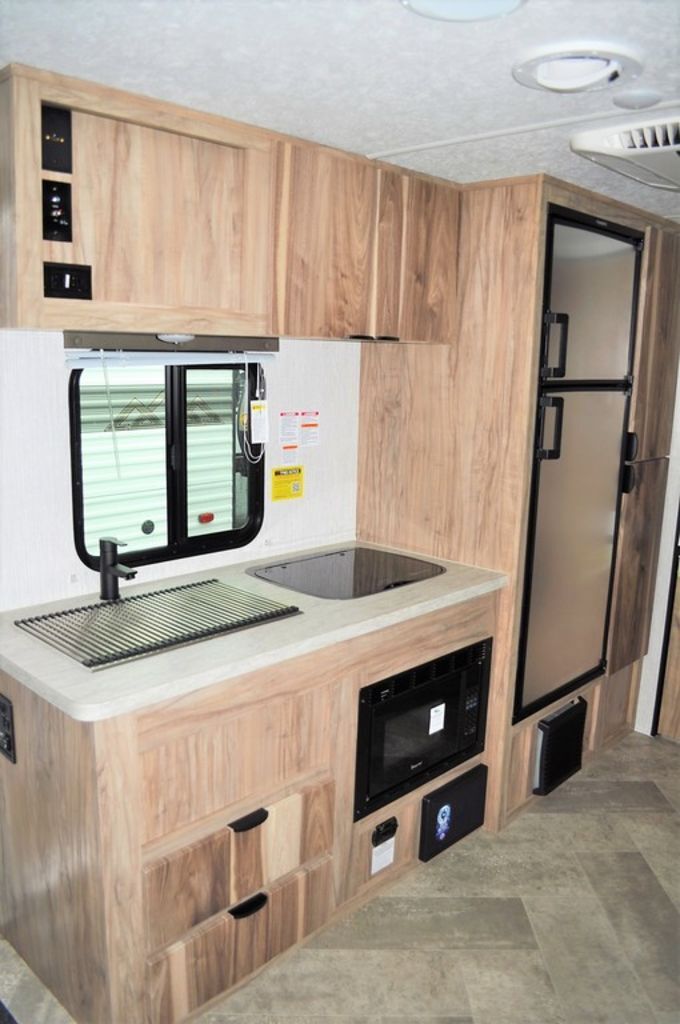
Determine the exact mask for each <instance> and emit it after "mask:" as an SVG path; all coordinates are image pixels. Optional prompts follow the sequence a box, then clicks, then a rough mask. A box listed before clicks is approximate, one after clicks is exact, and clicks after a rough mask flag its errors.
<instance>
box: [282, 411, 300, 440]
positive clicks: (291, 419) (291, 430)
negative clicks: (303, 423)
mask: <svg viewBox="0 0 680 1024" xmlns="http://www.w3.org/2000/svg"><path fill="white" fill-rule="evenodd" d="M279 444H280V445H281V447H282V448H289V447H291V446H294V447H295V448H297V447H298V445H299V444H300V413H299V412H280V413H279Z"/></svg>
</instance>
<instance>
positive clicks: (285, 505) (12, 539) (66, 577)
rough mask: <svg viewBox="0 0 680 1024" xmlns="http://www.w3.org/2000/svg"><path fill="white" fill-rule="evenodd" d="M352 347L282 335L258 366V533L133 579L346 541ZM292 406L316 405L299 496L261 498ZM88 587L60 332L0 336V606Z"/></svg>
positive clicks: (93, 586) (355, 368)
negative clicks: (76, 530) (315, 430)
mask: <svg viewBox="0 0 680 1024" xmlns="http://www.w3.org/2000/svg"><path fill="white" fill-rule="evenodd" d="M360 347H361V346H360V345H359V344H358V343H351V342H342V343H338V342H323V341H297V340H291V339H282V341H281V351H280V352H279V353H278V355H277V356H275V357H274V358H273V359H268V360H267V362H266V374H267V397H268V405H269V417H270V439H271V440H270V444H269V446H268V449H267V471H266V477H267V483H266V489H265V515H264V523H263V526H262V529H261V530H260V533H259V534H258V536H257V537H256V538H255V540H254V541H253V542H252V543H251V544H249V545H247V546H246V547H244V548H237V549H236V550H234V551H223V552H218V553H216V554H212V555H201V556H198V557H195V558H183V559H177V560H174V561H170V562H161V563H159V564H158V565H150V566H144V567H142V568H140V569H139V572H138V575H137V578H136V580H135V583H139V582H150V581H153V580H160V579H164V578H167V577H168V576H177V575H180V574H182V573H189V572H195V571H197V570H202V569H212V568H214V567H217V566H220V565H227V564H232V563H234V562H239V561H244V560H249V559H253V558H260V557H267V556H268V555H272V556H277V555H278V554H280V553H283V552H287V551H294V550H300V549H302V548H306V547H315V546H319V545H322V544H333V543H345V542H347V541H350V540H353V539H354V538H355V536H356V489H357V443H358V413H359V361H360ZM291 409H314V410H317V409H318V410H319V412H320V423H321V428H320V444H319V445H318V446H317V447H310V448H305V449H304V455H303V456H302V457H301V458H300V459H299V462H300V464H302V465H303V466H304V470H305V493H304V497H303V498H300V499H295V500H292V501H280V502H272V501H271V497H270V471H271V468H272V467H273V466H275V465H280V464H281V458H280V456H281V452H280V449H279V446H278V425H277V424H278V414H279V412H281V411H284V410H291ZM97 588H98V579H97V575H96V573H94V572H93V571H92V570H91V569H88V568H87V567H86V566H85V565H83V563H82V562H81V561H80V559H79V558H78V556H77V554H76V551H75V546H74V543H73V512H72V504H71V462H70V444H69V417H68V371H67V370H66V367H65V365H64V353H63V339H62V335H61V334H60V333H56V332H29V331H0V610H6V609H9V608H18V607H23V606H25V605H33V604H40V603H43V602H46V601H53V600H58V599H60V598H64V597H73V596H79V595H85V594H88V595H91V594H94V593H95V592H96V590H97ZM123 588H124V584H123Z"/></svg>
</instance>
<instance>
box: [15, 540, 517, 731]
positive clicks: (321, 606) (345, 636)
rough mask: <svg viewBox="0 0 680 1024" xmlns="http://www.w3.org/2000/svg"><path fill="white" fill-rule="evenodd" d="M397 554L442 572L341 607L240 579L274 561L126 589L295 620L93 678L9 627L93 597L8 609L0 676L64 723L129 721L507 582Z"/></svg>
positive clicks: (128, 593) (230, 635)
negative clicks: (201, 598) (226, 591)
mask: <svg viewBox="0 0 680 1024" xmlns="http://www.w3.org/2000/svg"><path fill="white" fill-rule="evenodd" d="M352 546H353V545H351V544H345V545H337V544H336V545H332V546H331V547H325V548H314V549H313V550H308V551H296V552H295V553H294V554H293V555H291V557H293V558H300V557H303V556H305V555H311V554H319V553H321V552H323V551H330V550H337V549H338V548H339V547H344V548H347V547H352ZM362 546H365V547H379V545H362ZM384 550H388V549H384ZM401 553H402V554H413V556H414V557H415V558H425V559H426V560H427V561H431V562H436V563H437V564H439V565H443V566H444V567H445V568H446V572H445V573H441V574H440V575H439V576H434V577H432V578H431V579H428V580H423V581H422V582H419V583H412V584H409V585H408V586H406V587H400V588H397V589H395V590H389V591H386V592H383V593H381V594H373V595H370V596H368V597H359V598H354V599H350V600H343V601H331V600H328V599H325V598H319V597H310V596H309V595H307V594H300V593H298V592H296V591H292V590H288V589H286V588H284V587H280V586H277V585H276V584H273V583H268V582H267V581H265V580H261V579H258V578H255V577H252V576H249V575H246V570H247V569H249V568H251V567H253V566H263V565H267V564H270V563H272V562H283V561H285V557H282V556H276V557H275V558H261V559H258V560H257V561H252V562H242V563H240V564H238V565H230V566H225V567H224V568H223V569H217V570H213V571H211V572H202V573H192V574H191V575H187V576H178V577H176V578H172V579H167V580H163V581H159V582H158V583H156V584H149V583H146V584H140V585H138V586H126V587H125V588H124V589H123V590H122V596H124V597H127V596H131V595H133V594H135V593H145V592H148V591H151V590H163V589H165V588H167V587H171V586H176V585H177V584H178V583H192V582H194V581H197V580H202V579H211V578H216V579H219V580H221V581H222V582H223V583H226V584H229V585H230V586H232V587H237V588H238V589H239V590H242V591H245V592H247V593H251V594H259V595H262V596H263V597H268V598H270V599H271V600H274V601H279V602H281V603H282V604H293V605H297V607H298V608H299V609H300V610H301V612H302V615H295V616H292V617H290V618H285V619H279V620H274V621H272V622H267V623H264V624H262V625H259V626H255V627H251V628H249V629H244V630H240V631H237V632H234V633H228V634H226V635H224V636H218V637H214V638H212V639H210V640H201V641H199V642H197V643H193V644H189V645H188V646H185V647H177V648H174V649H172V650H168V651H164V652H163V653H160V654H154V655H150V656H148V657H145V658H141V659H139V660H137V661H131V662H127V663H125V664H121V665H117V666H115V667H112V668H106V669H100V670H99V671H97V672H92V671H91V670H90V669H87V668H85V667H83V666H82V665H80V664H79V663H78V662H77V661H74V660H73V659H72V658H70V657H68V656H67V655H65V654H62V653H61V652H59V651H57V650H56V649H55V648H53V647H50V646H49V645H48V644H47V643H44V642H43V641H41V640H38V639H37V638H35V637H32V636H31V635H30V634H28V633H26V632H25V631H24V630H22V629H19V627H17V626H15V625H14V620H15V619H19V618H27V617H29V616H32V615H42V614H45V613H47V612H54V611H61V610H62V609H66V608H76V607H82V606H83V605H85V604H89V603H93V602H96V601H97V600H98V596H97V595H96V594H93V595H92V596H91V597H85V598H80V599H77V600H75V599H70V600H66V601H58V602H55V603H52V604H49V605H41V606H38V607H33V608H21V609H14V610H12V611H11V612H6V613H4V614H2V615H0V669H2V670H3V671H4V672H6V673H7V674H8V675H11V676H13V677H14V678H15V679H17V680H19V682H21V683H23V684H24V685H26V686H27V687H28V688H29V689H31V690H33V691H34V692H35V693H37V694H38V695H39V696H40V697H43V698H44V699H45V700H47V701H49V702H50V703H51V704H53V705H54V706H55V707H58V708H60V709H61V710H62V711H64V712H65V713H66V714H67V715H69V716H70V717H71V718H74V719H77V720H79V721H85V722H88V721H89V722H94V721H99V720H101V719H105V718H112V717H114V716H115V715H121V714H126V713H127V712H130V711H138V710H140V709H142V708H147V707H150V706H151V705H153V704H157V703H160V702H161V701H164V700H169V699H170V698H172V697H177V696H181V695H183V694H186V693H191V692H192V691H195V690H200V689H202V688H203V687H205V686H210V685H212V684H213V683H218V682H221V681H223V680H226V679H232V678H235V677H236V676H240V675H243V674H244V673H246V672H252V671H254V670H255V669H265V668H267V667H269V666H270V665H274V664H279V663H280V662H281V661H285V660H288V659H289V658H296V657H298V656H300V655H303V654H308V653H310V652H312V651H317V650H319V649H321V648H322V647H327V646H329V645H330V644H336V643H340V642H341V641H343V640H349V639H352V638H353V637H358V636H363V635H365V634H367V633H372V632H374V631H375V630H378V629H385V628H386V627H387V626H393V625H395V624H396V623H399V622H405V621H406V620H408V619H412V618H415V617H417V616H419V615H426V614H428V613H429V612H436V611H439V609H441V608H448V607H451V606H452V605H456V604H460V603H462V602H463V601H469V600H471V599H473V598H476V597H480V596H482V595H483V594H488V593H491V592H492V591H494V590H498V589H500V588H501V587H503V586H505V584H506V582H507V579H506V577H505V576H503V575H502V574H501V573H498V572H492V571H490V570H487V569H479V568H476V567H474V566H469V565H460V564H459V563H456V562H446V561H443V560H442V559H437V558H431V557H430V556H424V555H420V554H418V553H416V552H408V551H402V552H401Z"/></svg>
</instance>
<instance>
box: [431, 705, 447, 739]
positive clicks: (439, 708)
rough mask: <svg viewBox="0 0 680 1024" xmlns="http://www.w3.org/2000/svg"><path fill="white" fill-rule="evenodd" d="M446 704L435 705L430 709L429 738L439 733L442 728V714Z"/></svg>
mask: <svg viewBox="0 0 680 1024" xmlns="http://www.w3.org/2000/svg"><path fill="white" fill-rule="evenodd" d="M445 711H446V704H437V705H436V706H435V707H433V708H430V736H432V734H433V733H435V732H441V731H442V729H443V728H444V713H445Z"/></svg>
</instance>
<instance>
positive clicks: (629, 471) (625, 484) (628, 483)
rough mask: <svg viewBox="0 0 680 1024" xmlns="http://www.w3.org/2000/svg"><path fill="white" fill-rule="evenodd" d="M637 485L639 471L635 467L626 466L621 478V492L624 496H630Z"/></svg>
mask: <svg viewBox="0 0 680 1024" xmlns="http://www.w3.org/2000/svg"><path fill="white" fill-rule="evenodd" d="M636 483H637V471H636V469H635V466H624V467H623V476H622V478H621V490H622V492H623V493H624V494H630V493H631V491H634V490H635V484H636Z"/></svg>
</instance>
